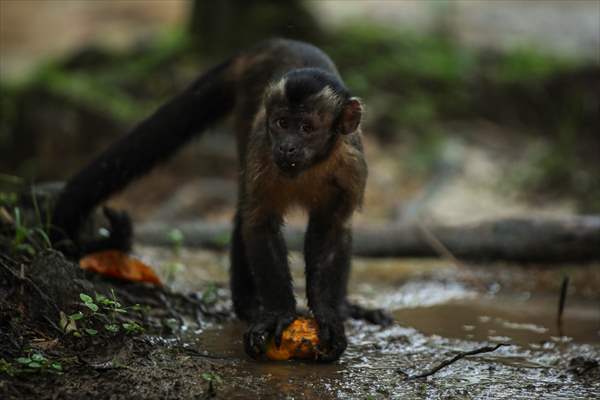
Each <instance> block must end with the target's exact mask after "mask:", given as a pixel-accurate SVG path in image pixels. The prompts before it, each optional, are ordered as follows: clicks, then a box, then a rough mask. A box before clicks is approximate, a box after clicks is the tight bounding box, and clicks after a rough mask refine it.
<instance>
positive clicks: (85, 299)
mask: <svg viewBox="0 0 600 400" xmlns="http://www.w3.org/2000/svg"><path fill="white" fill-rule="evenodd" d="M79 298H80V299H81V301H83V302H84V303H93V302H94V299H92V298H91V297H90V296H88V295H87V294H85V293H79Z"/></svg>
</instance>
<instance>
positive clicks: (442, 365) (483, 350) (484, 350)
mask: <svg viewBox="0 0 600 400" xmlns="http://www.w3.org/2000/svg"><path fill="white" fill-rule="evenodd" d="M502 346H510V344H508V343H500V344H497V345H496V346H484V347H480V348H478V349H474V350H471V351H463V352H460V353H458V354H457V355H455V356H454V357H452V358H451V359H449V360H444V361H442V362H441V363H440V364H438V365H437V366H436V367H435V368H433V369H431V370H429V371H427V372H423V373H420V374H417V375H408V374H407V373H406V372H404V371H401V370H398V372H399V373H401V374H403V375H406V379H407V380H409V379H420V378H426V377H428V376H431V375H433V374H435V373H436V372H438V371H439V370H441V369H442V368H445V367H447V366H448V365H451V364H454V363H455V362H457V361H458V360H461V359H463V358H465V357H467V356H472V355H475V354H481V353H489V352H492V351H495V350H497V349H499V348H500V347H502Z"/></svg>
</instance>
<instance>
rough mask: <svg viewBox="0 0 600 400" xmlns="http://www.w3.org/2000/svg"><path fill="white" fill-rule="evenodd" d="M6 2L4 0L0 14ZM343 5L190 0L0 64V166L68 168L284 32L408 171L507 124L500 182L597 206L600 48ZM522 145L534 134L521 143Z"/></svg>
mask: <svg viewBox="0 0 600 400" xmlns="http://www.w3.org/2000/svg"><path fill="white" fill-rule="evenodd" d="M10 2H11V0H6V1H5V0H2V6H3V7H4V8H5V11H6V9H7V7H8V3H10ZM134 3H135V2H134ZM178 3H181V2H178ZM323 3H328V2H323ZM348 3H353V2H346V3H344V2H339V1H338V2H329V4H326V5H325V6H323V5H319V4H315V2H311V1H299V0H296V1H286V2H280V1H274V0H252V1H249V0H226V1H218V2H217V1H214V2H213V1H200V0H199V1H193V2H188V3H186V4H185V6H184V8H183V9H184V11H183V15H182V16H181V17H180V18H179V19H177V23H174V24H170V25H168V26H166V27H163V28H155V29H154V31H153V33H152V34H151V35H142V36H140V37H138V38H137V39H136V41H135V42H134V43H133V44H129V45H127V46H107V45H105V44H97V43H95V42H93V41H89V42H83V43H80V44H78V45H77V46H72V47H71V48H70V49H69V51H68V52H65V53H63V54H62V55H61V56H54V57H51V58H48V59H45V60H44V61H36V63H35V64H36V67H35V68H34V69H33V70H32V71H31V72H28V73H27V74H21V75H20V76H18V77H14V76H12V75H11V74H6V73H4V74H0V153H1V154H2V158H1V160H0V169H1V170H2V171H4V172H5V173H7V174H11V175H18V176H21V177H24V178H26V180H38V181H39V180H47V179H64V178H65V177H66V176H68V175H69V174H70V173H72V172H74V171H75V170H76V169H77V168H79V167H80V166H81V165H82V163H83V162H84V161H85V160H87V159H89V157H90V155H91V154H96V153H97V152H98V151H99V149H101V148H103V147H104V146H106V145H107V143H109V142H110V141H112V140H113V139H114V138H115V137H116V136H118V135H120V134H123V133H124V132H126V130H127V129H128V128H129V127H130V126H131V125H132V124H134V123H135V122H136V121H138V120H139V119H140V118H143V117H144V116H145V115H147V114H148V113H149V112H151V111H152V110H153V109H154V108H155V107H156V106H157V105H159V104H160V103H161V102H162V101H164V100H165V99H166V98H168V97H169V96H171V95H173V94H174V93H175V92H176V91H177V90H179V89H181V88H183V87H184V86H185V84H186V83H187V82H189V81H190V80H192V79H193V78H194V77H195V76H196V75H197V74H198V73H199V71H202V70H203V69H204V68H206V67H208V66H209V65H210V64H211V63H213V62H215V61H218V60H219V59H220V58H221V57H224V56H225V55H226V54H231V53H232V52H234V51H236V50H237V49H239V48H242V47H244V46H247V45H249V44H252V43H254V42H256V41H258V40H260V39H262V38H266V37H271V36H284V37H291V38H296V39H302V40H308V41H310V42H313V43H315V44H317V45H319V46H321V47H322V48H323V49H324V50H325V51H326V52H327V53H328V54H329V55H330V56H331V57H332V59H333V60H334V61H335V62H336V63H337V65H338V67H339V69H340V72H341V74H342V76H343V77H344V79H345V80H346V83H347V84H348V86H349V87H350V88H351V89H352V90H353V91H354V92H355V93H356V94H357V95H359V96H361V97H363V98H364V99H365V102H366V104H367V120H366V122H365V131H366V132H367V134H368V135H369V136H370V137H374V138H376V140H377V142H378V143H379V144H381V145H382V146H383V147H384V148H385V146H387V145H388V144H399V145H400V146H401V148H402V149H403V150H402V153H401V156H402V157H401V158H402V164H401V165H400V166H401V167H402V168H404V169H405V170H406V171H408V173H410V174H411V175H412V176H416V177H418V179H421V180H422V181H423V182H426V181H427V179H428V177H430V176H431V175H432V174H433V172H434V171H435V168H436V166H439V160H440V159H442V158H443V157H444V154H443V153H444V151H445V149H447V143H448V141H449V140H450V139H452V138H453V137H460V136H461V135H462V132H464V131H465V129H463V128H462V127H463V126H464V124H473V123H477V124H480V123H481V122H482V121H484V122H485V123H486V124H493V125H494V126H501V127H503V131H502V132H507V131H508V132H511V133H510V134H509V137H508V138H506V137H503V138H497V139H500V140H501V141H503V142H505V141H507V140H508V142H509V144H510V143H514V145H512V146H511V145H509V146H508V147H507V148H506V150H505V151H506V152H511V151H513V150H512V148H514V151H515V152H516V153H518V154H522V157H521V158H522V160H523V161H520V162H518V163H516V164H515V168H513V169H511V170H510V171H506V173H505V174H504V175H505V176H504V180H503V187H506V188H508V190H510V191H513V192H518V193H519V194H520V195H522V196H523V197H525V198H527V199H530V200H533V201H538V200H539V199H562V198H568V199H572V200H574V201H575V202H576V204H577V207H576V210H577V211H578V212H600V158H599V157H598V154H600V134H599V133H598V132H600V112H599V105H600V100H599V97H600V66H599V58H600V56H599V55H598V53H595V54H596V55H594V52H595V51H596V52H597V51H598V49H596V50H594V49H591V50H590V53H591V57H590V56H589V55H588V56H583V57H582V56H577V55H573V54H567V55H565V54H563V53H561V52H553V51H551V50H548V49H542V48H540V47H539V46H535V45H532V44H528V43H525V42H524V43H522V44H519V45H516V46H511V47H509V48H488V47H485V46H479V47H474V46H468V45H465V43H463V42H461V41H460V40H457V37H456V36H457V34H456V32H455V29H456V28H455V27H454V26H453V25H452V23H451V22H452V21H453V19H452V18H451V17H452V16H453V15H455V14H456V12H457V11H456V10H454V11H452V10H451V8H452V7H454V6H455V5H456V4H458V5H460V4H461V3H459V2H446V1H443V2H432V1H429V2H421V3H427V4H426V7H431V8H432V9H433V11H432V13H433V15H434V16H433V18H434V19H435V23H434V24H433V26H434V29H430V30H429V31H426V32H424V31H418V30H415V29H411V27H409V26H403V25H402V24H401V23H398V24H389V23H385V24H384V23H381V21H378V20H377V19H376V18H356V16H355V17H353V18H346V19H340V20H336V21H335V23H334V21H330V20H329V16H330V15H332V14H331V10H334V14H333V15H335V13H336V12H337V11H335V10H336V7H338V8H337V10H339V11H340V14H341V13H342V11H343V8H344V7H345V5H347V4H348ZM379 3H380V4H381V7H385V4H386V3H385V2H379ZM392 3H394V2H392ZM395 3H398V2H395ZM400 3H403V2H400ZM409 3H410V4H412V6H414V4H413V3H415V2H407V4H409ZM417 3H418V2H417ZM500 3H501V2H500ZM513 3H514V2H513ZM517 3H518V2H517ZM524 3H527V2H524ZM410 4H409V5H410ZM105 6H107V7H110V5H106V4H105ZM163 6H164V5H163ZM396 6H397V4H396ZM478 6H479V7H485V4H479V5H478ZM513 6H515V5H514V4H513ZM517 6H518V4H517ZM10 7H17V6H16V5H15V4H11V5H10ZM132 7H135V6H132ZM137 7H138V8H139V7H143V6H139V5H138V6H137ZM319 7H321V8H319ZM323 7H325V8H326V9H327V10H329V11H328V12H329V14H328V13H327V12H325V11H327V10H325V9H323ZM340 7H341V8H340ZM463 7H464V4H463ZM134 11H135V10H134ZM452 12H454V14H452ZM517 12H518V11H517ZM447 15H448V17H447V18H446V16H447ZM4 23H6V21H4ZM3 34H4V35H5V34H6V32H5V33H3ZM49 40H50V39H49ZM5 42H6V41H5ZM0 43H2V42H0ZM592 46H598V41H596V42H594V43H592ZM1 51H3V49H2V47H0V52H1ZM5 54H6V53H5ZM492 136H493V135H492ZM524 142H527V143H530V144H531V145H527V146H526V148H527V150H526V151H525V152H524V153H523V149H522V148H521V147H522V145H523V143H524Z"/></svg>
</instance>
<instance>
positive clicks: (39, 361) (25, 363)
mask: <svg viewBox="0 0 600 400" xmlns="http://www.w3.org/2000/svg"><path fill="white" fill-rule="evenodd" d="M15 361H16V363H17V364H18V365H19V366H20V368H19V369H18V370H19V371H20V372H27V373H37V372H49V373H54V374H62V372H63V367H62V364H61V363H60V362H58V361H52V360H49V359H48V358H47V357H45V356H44V355H43V354H41V353H37V352H33V353H31V354H29V355H27V356H26V357H18V358H16V359H15Z"/></svg>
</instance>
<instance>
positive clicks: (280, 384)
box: [155, 252, 600, 400]
mask: <svg viewBox="0 0 600 400" xmlns="http://www.w3.org/2000/svg"><path fill="white" fill-rule="evenodd" d="M156 255H157V253H155V256H156ZM188 256H189V258H187V259H185V260H184V261H185V263H186V264H187V265H188V268H186V270H185V275H182V276H178V277H177V282H176V285H177V287H178V288H179V289H180V290H184V291H185V290H201V289H202V285H205V284H206V282H207V281H217V282H221V283H222V284H223V285H224V284H225V282H226V279H227V274H226V268H227V267H226V265H227V262H226V260H224V259H222V258H218V260H219V261H218V262H217V261H215V259H214V258H215V257H214V256H211V255H210V254H207V253H206V252H202V253H200V254H193V253H191V252H190V253H189V254H188ZM211 257H212V258H211ZM157 258H160V257H157ZM194 265H197V266H198V268H195V267H191V266H194ZM293 265H294V264H293ZM437 266H439V261H435V262H432V261H431V260H429V261H424V262H422V263H421V264H420V263H419V262H414V261H410V262H406V261H399V262H396V261H393V260H385V261H368V260H359V262H358V268H356V269H355V273H354V277H353V281H354V283H353V285H351V295H352V296H351V297H352V298H353V299H354V300H355V301H359V302H361V303H363V304H365V305H377V306H385V307H387V308H388V309H390V310H393V313H394V316H395V319H396V321H397V324H396V325H394V326H392V327H389V328H386V329H382V328H380V327H377V326H372V325H368V324H365V323H363V322H356V321H349V322H348V323H347V324H346V327H347V333H348V338H349V347H348V350H347V352H346V353H345V354H344V356H343V357H342V359H341V360H340V362H338V363H336V364H330V365H319V364H314V363H305V362H297V361H283V362H256V361H254V360H251V359H249V358H248V357H247V356H246V355H245V353H244V351H243V345H242V334H243V331H244V329H245V325H244V324H242V323H240V322H236V321H231V320H230V321H226V322H224V323H222V324H220V325H210V324H207V325H205V326H204V325H203V327H202V329H199V330H198V331H196V332H194V330H193V329H189V330H188V331H187V332H186V333H185V335H184V337H183V338H182V339H183V341H184V343H185V345H186V346H191V347H193V348H194V349H195V350H196V351H197V352H198V353H200V354H206V355H209V356H210V357H213V358H215V359H216V360H218V361H216V362H218V365H220V366H221V367H222V368H224V369H225V370H226V372H225V373H224V374H225V375H226V376H225V379H226V380H227V381H226V382H227V384H226V385H225V387H222V388H221V389H220V392H219V393H220V394H222V396H223V398H227V399H236V398H240V399H242V398H249V397H248V394H249V393H252V394H253V396H252V398H286V397H288V398H305V399H319V400H324V399H334V398H339V399H354V398H359V399H364V398H375V399H388V398H392V399H412V398H432V399H433V398H490V399H491V398H494V399H495V398H573V399H587V398H598V396H597V395H598V393H600V371H599V370H600V369H599V368H596V370H593V371H591V372H589V373H588V374H587V375H586V376H579V375H577V374H575V373H573V372H572V371H571V370H570V368H571V366H570V365H571V363H572V360H574V359H584V360H592V361H593V360H600V336H599V331H600V307H598V304H597V303H594V302H592V301H591V300H584V299H581V298H577V297H575V296H571V297H570V298H569V299H568V301H567V304H566V308H565V313H564V315H563V335H564V336H561V335H558V333H557V327H556V309H557V298H556V297H555V296H554V297H553V296H552V295H551V294H549V293H553V292H549V291H545V292H544V291H542V290H534V289H535V288H536V287H538V286H536V285H542V284H540V283H539V282H536V280H535V278H536V277H538V275H534V274H531V279H529V281H527V282H524V280H523V282H514V284H513V283H512V282H511V281H510V279H516V278H514V276H516V275H515V271H514V270H510V271H508V270H505V271H504V272H503V274H504V275H503V278H502V279H503V280H502V282H501V284H495V285H494V282H495V281H494V280H490V279H488V280H487V282H486V284H487V287H488V288H493V289H494V290H489V291H488V293H479V292H477V291H476V290H472V289H470V287H469V284H468V282H467V281H466V280H462V279H461V276H460V274H459V273H458V271H457V270H455V269H449V268H437ZM436 268H437V269H436ZM496 268H498V269H497V270H501V267H496ZM507 271H508V272H507ZM501 272H502V271H501ZM301 274H302V268H301V266H297V265H296V267H295V269H294V275H295V278H296V279H301V278H302V276H301ZM550 278H552V277H550ZM550 278H549V277H548V275H546V280H547V281H554V279H553V278H552V279H550ZM556 281H558V282H560V279H559V278H558V279H556ZM580 281H581V282H585V280H582V279H580ZM592 281H593V280H592ZM524 284H526V285H527V287H523V286H524ZM192 285H194V286H192ZM519 285H521V286H519ZM296 287H297V288H300V289H301V288H302V284H301V281H300V284H299V285H297V286H296ZM507 288H511V289H512V290H515V293H509V292H506V289H507ZM517 291H518V292H517ZM221 294H223V293H221ZM494 341H502V342H509V343H511V344H512V345H511V346H508V347H502V348H500V349H498V350H497V351H495V352H493V353H486V354H481V355H476V356H472V357H468V358H465V359H463V360H460V361H458V362H457V363H455V364H452V365H451V366H449V367H447V368H444V369H442V370H441V371H439V372H438V373H436V374H435V376H433V377H430V378H429V379H427V380H426V381H422V380H415V381H408V382H407V381H404V379H403V377H402V375H401V374H399V373H398V371H397V370H399V369H400V370H402V371H404V372H406V373H409V374H415V373H419V372H423V371H425V370H428V369H430V368H431V367H433V366H434V365H437V364H438V363H440V362H441V361H443V360H445V359H448V358H451V357H452V356H453V355H455V354H456V352H459V351H468V350H472V349H475V348H478V347H481V346H482V345H484V344H486V343H489V342H494Z"/></svg>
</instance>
